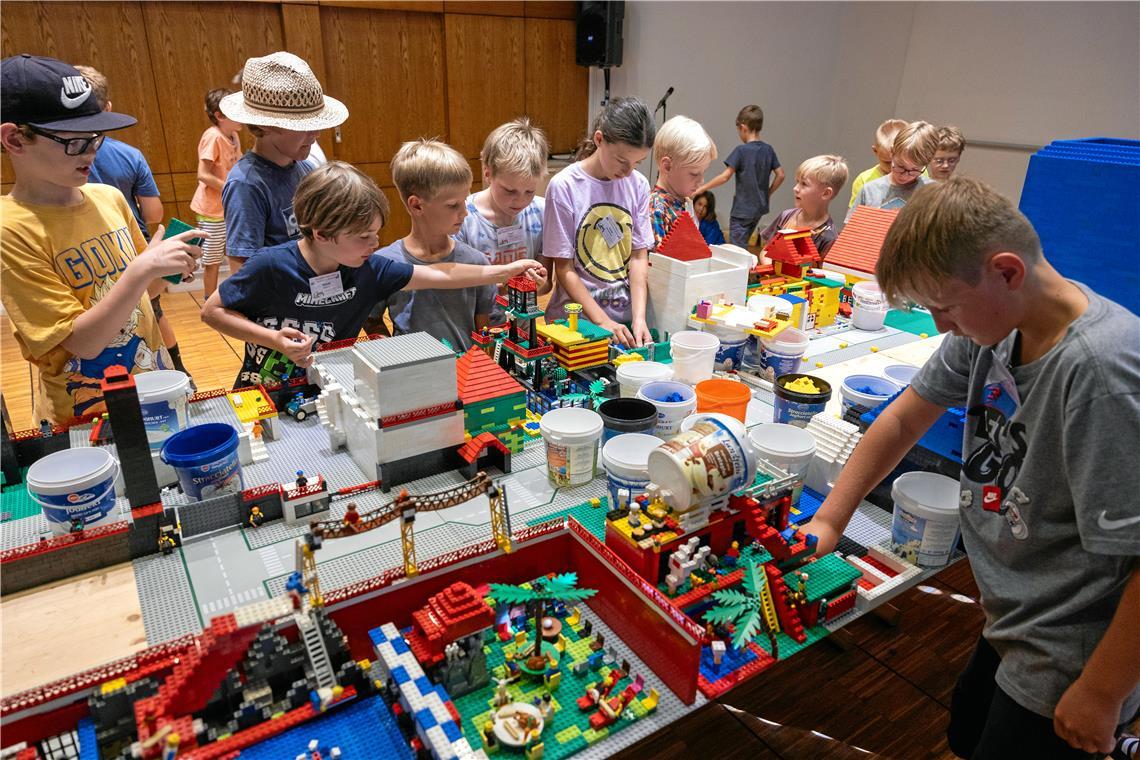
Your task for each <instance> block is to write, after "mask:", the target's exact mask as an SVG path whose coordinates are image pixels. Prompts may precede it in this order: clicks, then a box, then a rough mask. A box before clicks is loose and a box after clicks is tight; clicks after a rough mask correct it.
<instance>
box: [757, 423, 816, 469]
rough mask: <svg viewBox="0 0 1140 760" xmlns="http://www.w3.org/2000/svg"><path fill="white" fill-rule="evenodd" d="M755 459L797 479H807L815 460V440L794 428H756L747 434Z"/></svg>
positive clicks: (777, 426)
mask: <svg viewBox="0 0 1140 760" xmlns="http://www.w3.org/2000/svg"><path fill="white" fill-rule="evenodd" d="M748 438H749V440H751V441H752V448H753V449H755V451H756V456H757V457H759V458H761V459H766V460H768V461H769V462H771V463H772V464H774V465H776V466H777V467H779V468H780V469H781V470H784V471H785V472H787V473H788V474H789V475H795V476H796V477H797V478H801V479H802V478H805V477H807V471H808V467H809V466H811V460H812V457H814V456H815V438H813V437H812V435H811V433H809V432H808V431H806V430H804V429H803V428H800V427H796V426H795V425H786V424H784V423H782V422H770V423H768V424H764V425H757V426H756V427H754V428H752V429H751V430H749V431H748Z"/></svg>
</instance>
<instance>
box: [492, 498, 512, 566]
mask: <svg viewBox="0 0 1140 760" xmlns="http://www.w3.org/2000/svg"><path fill="white" fill-rule="evenodd" d="M487 495H488V496H489V497H490V502H491V535H492V536H493V537H494V539H495V543H496V544H498V546H499V548H500V549H502V550H503V553H504V554H510V553H511V515H510V512H508V511H507V489H506V487H505V486H498V487H496V488H494V489H493V490H492V491H491V492H490V493H488V494H487Z"/></svg>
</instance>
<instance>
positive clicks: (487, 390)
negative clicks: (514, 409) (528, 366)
mask: <svg viewBox="0 0 1140 760" xmlns="http://www.w3.org/2000/svg"><path fill="white" fill-rule="evenodd" d="M455 384H456V386H457V390H458V391H459V399H460V400H461V401H462V402H463V405H464V406H467V405H468V404H475V403H478V402H480V401H486V400H487V399H493V398H502V397H503V396H509V395H511V394H514V393H525V392H526V391H525V390H524V389H523V387H522V386H521V385H519V383H518V381H517V380H515V379H514V378H513V377H511V376H510V374H509V373H508V372H507V371H506V370H504V369H503V368H502V367H500V366H499V365H498V364H495V362H494V361H493V360H492V359H491V357H489V356H487V354H486V352H484V351H483V349H481V348H479V347H477V346H472V347H471V348H469V349H467V353H465V354H463V356H461V357H459V360H458V361H456V362H455Z"/></svg>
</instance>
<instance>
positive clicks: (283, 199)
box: [218, 53, 348, 273]
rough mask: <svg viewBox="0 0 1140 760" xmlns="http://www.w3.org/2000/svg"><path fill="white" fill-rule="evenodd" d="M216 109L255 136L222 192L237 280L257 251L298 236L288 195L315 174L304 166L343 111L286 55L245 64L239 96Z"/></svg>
mask: <svg viewBox="0 0 1140 760" xmlns="http://www.w3.org/2000/svg"><path fill="white" fill-rule="evenodd" d="M218 107H219V109H220V110H221V112H222V114H223V115H225V116H226V118H229V119H233V120H234V121H236V122H238V123H240V124H246V125H248V126H249V131H250V132H251V133H253V136H254V142H253V149H252V150H250V151H249V152H248V153H246V154H245V155H244V156H242V157H241V159H239V160H238V162H237V163H236V164H235V165H234V168H233V169H232V170H231V171H230V174H229V176H228V177H227V178H226V184H225V186H224V187H223V188H222V208H223V212H224V216H225V219H226V225H227V230H226V257H227V258H228V259H229V263H230V271H231V272H235V273H236V272H237V271H238V270H239V269H240V268H241V266H242V264H243V263H245V260H246V259H248V258H249V257H250V256H252V255H253V254H254V253H256V252H257V251H258V250H260V249H262V248H265V247H267V246H272V245H279V244H281V243H284V242H285V241H287V240H296V239H297V238H299V237H300V236H301V229H300V227H299V226H298V225H297V218H296V217H295V216H294V215H293V191H294V190H296V189H297V183H299V182H300V181H301V178H302V177H304V176H305V175H306V174H308V173H309V172H310V171H312V169H313V166H312V164H310V163H308V162H306V161H305V159H306V158H308V156H309V150H310V148H311V147H312V146H313V143H315V142H316V140H317V135H318V134H319V133H320V131H321V130H322V129H328V128H330V127H335V126H337V125H339V124H342V123H343V122H344V120H345V119H347V118H348V109H347V108H345V106H344V104H343V103H341V102H340V101H339V100H335V99H333V98H330V97H328V96H327V95H325V94H324V91H323V90H322V89H321V83H320V82H318V81H317V77H316V76H315V75H314V74H313V70H312V69H310V68H309V64H307V63H305V62H304V61H303V60H301V59H300V58H298V57H297V56H295V55H293V54H292V53H271V54H270V55H267V56H265V57H263V58H250V59H249V60H248V61H246V62H245V68H244V69H243V70H242V75H241V92H235V93H233V94H232V95H227V96H226V97H224V98H222V101H221V103H219V104H218Z"/></svg>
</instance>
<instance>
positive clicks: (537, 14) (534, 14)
mask: <svg viewBox="0 0 1140 760" xmlns="http://www.w3.org/2000/svg"><path fill="white" fill-rule="evenodd" d="M523 15H524V16H526V17H527V18H565V19H570V20H571V21H573V20H575V19H577V18H578V3H576V2H575V1H574V0H523Z"/></svg>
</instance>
